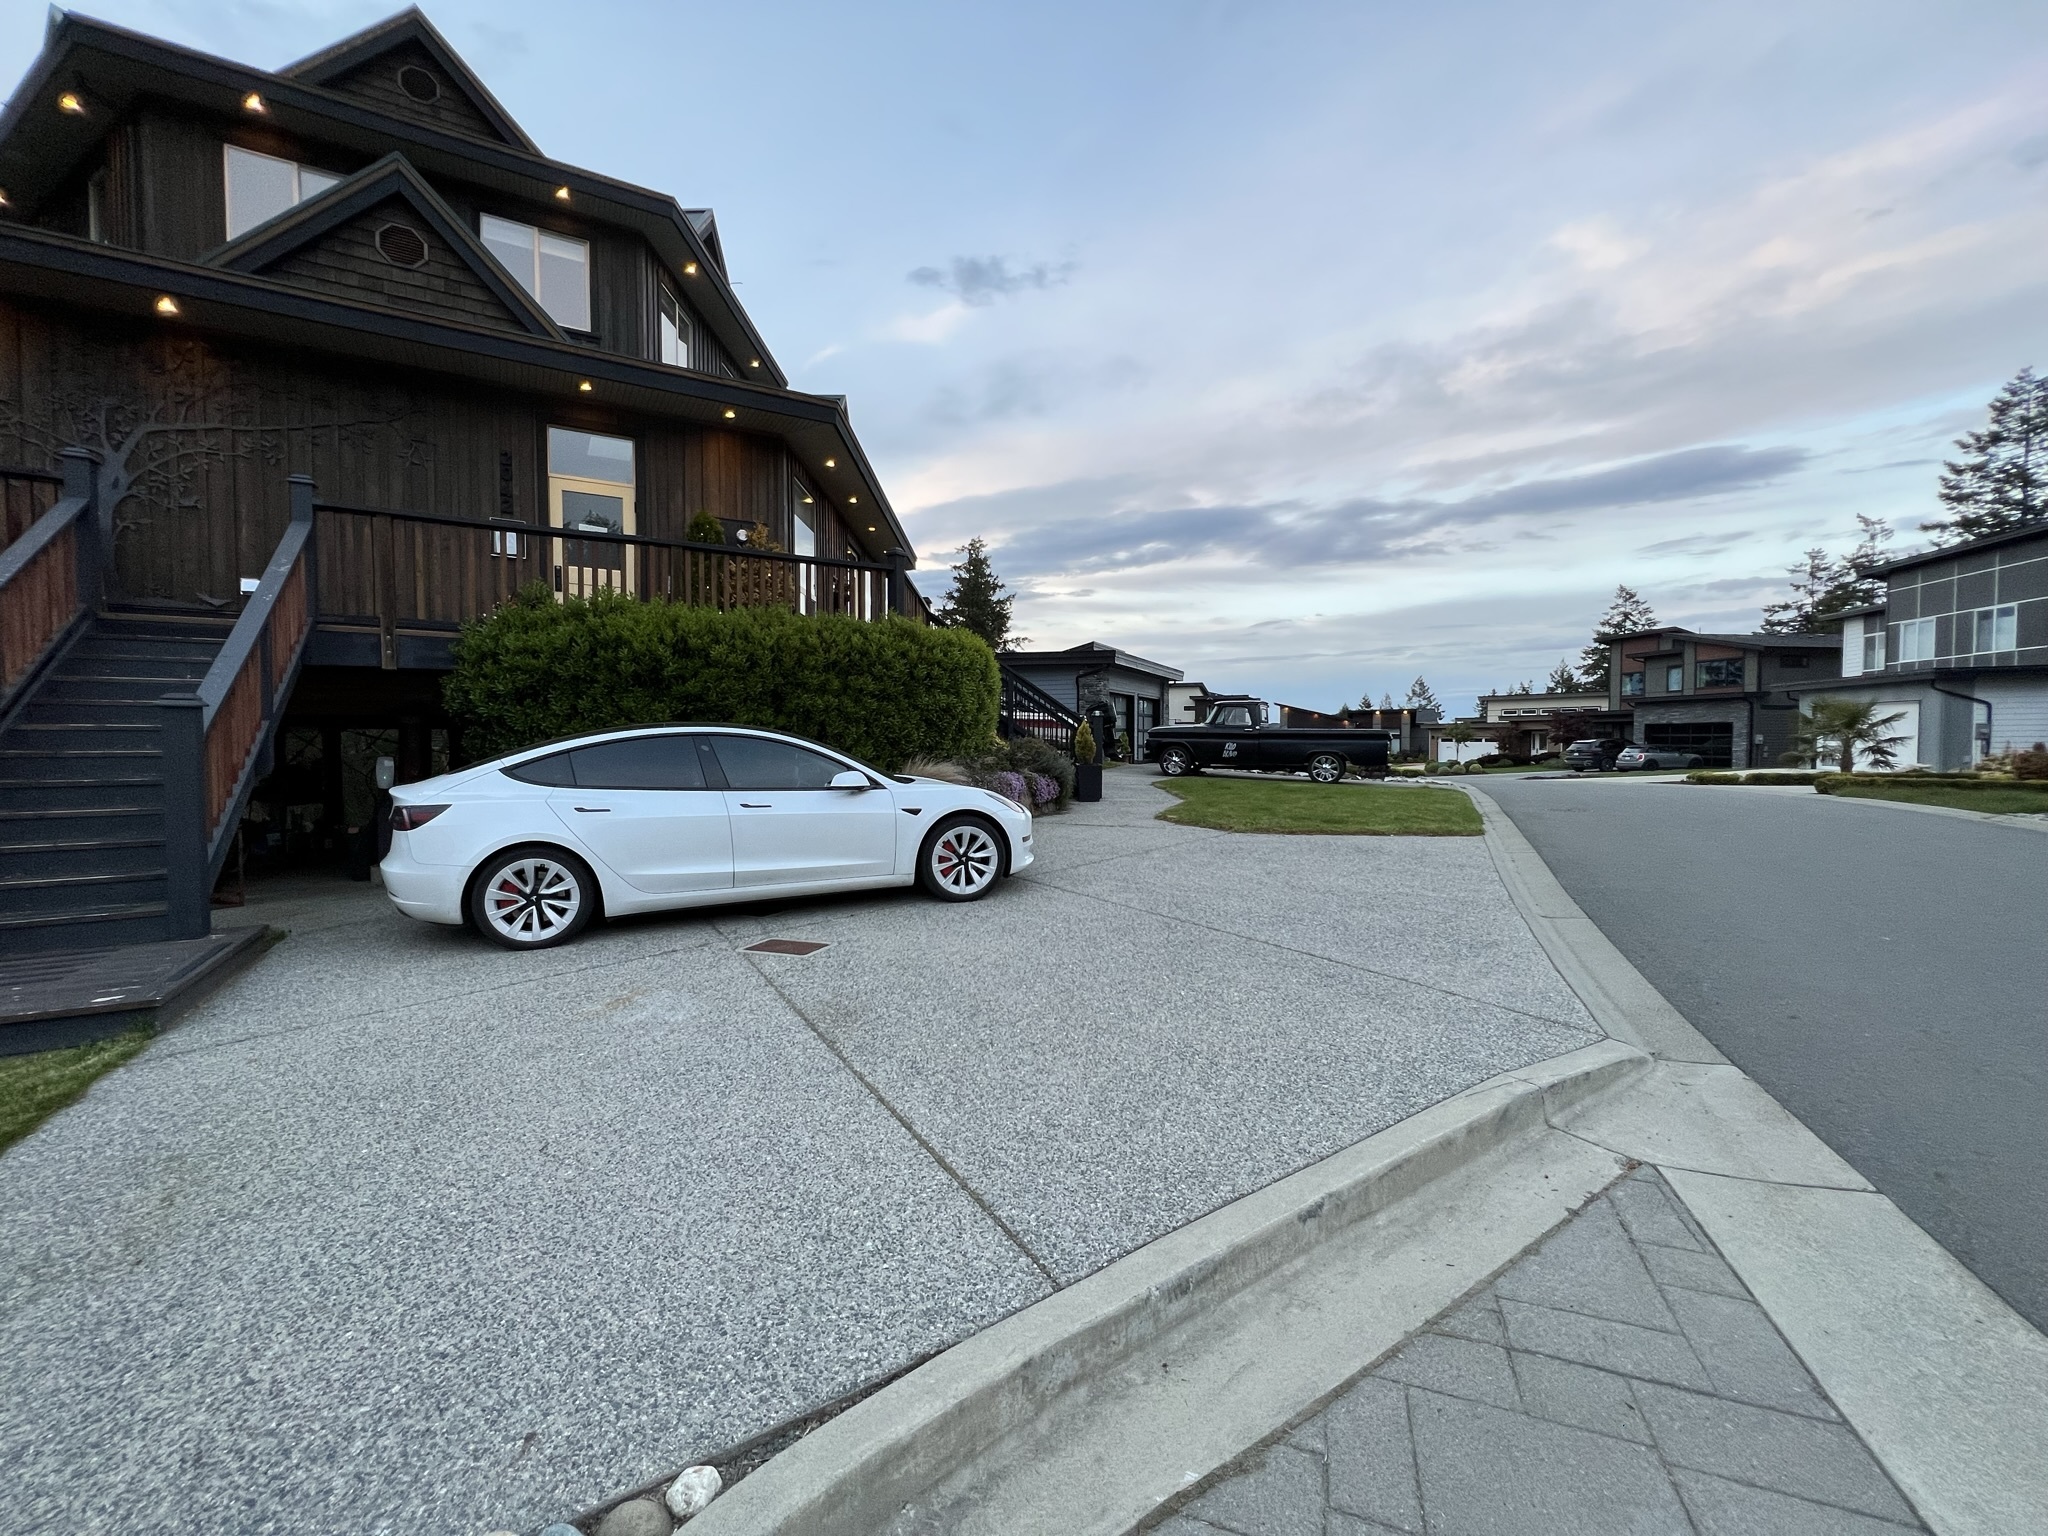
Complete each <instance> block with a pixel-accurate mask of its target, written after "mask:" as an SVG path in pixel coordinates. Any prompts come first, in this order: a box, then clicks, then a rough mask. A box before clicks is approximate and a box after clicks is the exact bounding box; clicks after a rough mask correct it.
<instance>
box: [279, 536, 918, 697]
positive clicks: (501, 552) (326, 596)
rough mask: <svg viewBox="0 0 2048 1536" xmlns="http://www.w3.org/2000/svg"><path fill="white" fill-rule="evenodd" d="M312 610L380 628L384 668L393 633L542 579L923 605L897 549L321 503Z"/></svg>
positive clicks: (653, 591) (715, 595)
mask: <svg viewBox="0 0 2048 1536" xmlns="http://www.w3.org/2000/svg"><path fill="white" fill-rule="evenodd" d="M314 505H315V516H316V518H317V520H318V523H319V529H320V534H319V538H320V547H321V549H322V550H323V551H324V552H325V555H324V558H323V559H322V561H321V577H320V593H319V607H320V612H321V614H322V616H323V619H324V620H325V622H327V623H330V624H348V623H350V622H359V623H361V624H363V625H365V626H367V625H369V624H373V623H374V624H375V625H376V626H377V628H378V631H379V632H380V634H381V635H382V637H383V650H384V665H385V666H387V667H391V666H396V665H397V659H396V632H397V630H399V629H400V628H402V627H405V626H408V625H426V626H450V625H454V624H459V623H461V622H463V621H464V620H467V619H474V618H482V617H484V616H485V615H487V614H489V613H490V612H491V610H492V609H494V608H496V607H497V606H498V605H499V604H500V603H503V602H505V601H506V600H507V599H509V598H511V597H512V596H514V595H515V594H516V593H518V592H519V590H520V589H521V588H523V587H526V586H529V585H531V584H532V583H534V582H540V583H542V584H543V585H545V586H546V587H547V588H548V589H549V590H550V591H552V592H554V593H556V594H557V595H558V596H562V597H588V596H591V595H593V594H594V593H597V592H599V591H607V590H608V591H616V592H621V593H624V594H625V595H627V596H629V597H634V598H639V599H642V600H647V599H666V600H669V601H673V602H684V603H697V604H703V605H705V606H709V607H714V608H758V607H775V608H788V609H791V610H793V611H795V612H797V613H844V614H849V615H851V616H852V617H854V618H859V619H879V618H881V617H883V616H884V615H886V614H890V613H903V614H908V615H910V616H912V617H914V618H919V619H924V618H928V617H929V612H930V610H929V609H928V608H927V607H926V605H925V603H924V600H923V598H922V597H921V596H919V594H918V592H917V590H916V589H915V588H914V587H913V586H912V585H911V584H910V581H909V578H908V576H907V574H906V571H907V567H908V560H907V559H906V558H904V557H901V556H898V557H896V558H893V559H889V560H885V561H881V562H876V561H865V560H833V559H828V558H825V557H822V556H816V555H793V554H785V553H783V552H781V551H772V550H755V549H749V548H747V547H746V546H745V545H730V544H700V543H695V542H692V541H690V540H688V539H664V538H656V537H653V536H652V535H649V534H635V533H612V532H609V531H606V530H603V529H599V528H593V527H581V528H566V529H565V528H555V527H544V526H541V525H538V524H534V523H524V522H517V521H514V520H512V519H509V518H470V517H454V516H450V515H448V514H445V513H438V512H409V511H403V510H400V509H396V508H390V507H358V506H349V505H345V504H343V503H339V502H331V501H319V502H316V503H315V504H314Z"/></svg>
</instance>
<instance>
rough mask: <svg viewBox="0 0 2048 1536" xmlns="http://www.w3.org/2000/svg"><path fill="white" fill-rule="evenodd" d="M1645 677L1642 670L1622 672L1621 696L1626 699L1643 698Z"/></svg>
mask: <svg viewBox="0 0 2048 1536" xmlns="http://www.w3.org/2000/svg"><path fill="white" fill-rule="evenodd" d="M1643 677H1644V674H1643V673H1641V672H1624V673H1622V674H1621V696H1622V697H1623V698H1624V699H1639V698H1641V697H1642V696H1643Z"/></svg>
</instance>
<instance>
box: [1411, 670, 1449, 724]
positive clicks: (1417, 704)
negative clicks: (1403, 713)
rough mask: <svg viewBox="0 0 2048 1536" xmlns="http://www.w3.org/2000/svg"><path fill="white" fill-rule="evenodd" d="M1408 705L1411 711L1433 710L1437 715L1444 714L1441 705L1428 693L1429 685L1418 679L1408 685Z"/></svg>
mask: <svg viewBox="0 0 2048 1536" xmlns="http://www.w3.org/2000/svg"><path fill="white" fill-rule="evenodd" d="M1408 705H1409V707H1410V708H1412V709H1433V710H1435V711H1436V712H1437V714H1439V715H1441V714H1443V712H1444V707H1443V705H1442V703H1440V702H1439V701H1438V699H1437V696H1436V695H1435V694H1434V693H1432V692H1430V690H1429V684H1428V683H1427V682H1426V681H1424V680H1423V679H1422V678H1419V677H1418V678H1417V679H1415V681H1414V682H1412V683H1410V684H1409V685H1408Z"/></svg>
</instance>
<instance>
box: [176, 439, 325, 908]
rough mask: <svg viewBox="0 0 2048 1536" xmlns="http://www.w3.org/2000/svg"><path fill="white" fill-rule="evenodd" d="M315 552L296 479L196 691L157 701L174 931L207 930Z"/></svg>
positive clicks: (264, 749)
mask: <svg viewBox="0 0 2048 1536" xmlns="http://www.w3.org/2000/svg"><path fill="white" fill-rule="evenodd" d="M318 548H319V545H318V543H317V540H316V538H315V531H314V513H313V482H312V481H311V480H308V479H306V478H305V477H304V476H302V475H294V476H293V477H292V480H291V519H290V521H289V522H287V523H286V524H285V531H284V537H283V538H281V539H280V540H278V544H277V549H276V552H275V553H273V554H272V555H271V557H270V563H269V565H267V566H266V567H265V568H264V571H263V575H262V577H261V579H259V580H258V582H257V584H256V590H255V591H254V592H253V593H252V594H250V597H249V602H248V605H247V606H246V607H245V608H243V610H242V613H241V616H240V617H239V618H238V619H236V620H235V627H234V629H233V630H231V631H230V632H229V634H228V638H227V643H226V644H225V645H223V646H222V647H221V649H220V654H219V655H217V656H216V657H214V659H213V665H212V666H210V667H209V668H208V669H207V672H206V676H205V678H203V679H202V680H201V681H200V684H199V689H198V692H196V693H189V694H180V693H171V694H165V695H164V697H163V699H162V700H161V701H160V703H161V708H162V710H163V727H164V729H163V764H164V835H165V839H166V841H167V843H168V844H169V847H168V850H167V852H168V855H169V856H168V859H167V864H168V867H169V869H170V872H171V896H170V900H171V915H172V921H173V924H174V925H175V926H176V928H177V930H178V931H179V932H180V933H181V934H189V935H191V936H197V935H199V934H204V933H205V932H206V931H207V928H208V921H209V920H208V902H209V898H210V895H211V893H212V890H213V881H214V877H215V875H217V874H218V873H219V871H220V866H221V861H222V859H223V858H224V857H225V856H226V854H227V850H228V844H229V842H230V840H231V839H232V838H233V836H234V831H235V823H236V821H237V820H238V817H237V816H236V814H235V813H236V812H237V811H238V809H239V808H240V806H241V804H242V802H243V801H244V800H245V799H246V798H247V795H248V791H249V789H250V787H251V786H252V785H254V783H255V782H256V780H257V779H259V778H261V777H262V776H263V774H264V773H265V772H267V771H268V768H269V761H268V760H269V757H270V750H269V749H270V744H271V742H272V740H273V737H274V734H275V733H274V731H273V725H274V722H275V721H276V718H277V715H278V713H279V711H280V710H282V709H283V708H284V705H285V701H286V699H287V698H289V697H290V695H291V690H292V684H293V683H294V682H295V681H297V679H298V674H299V667H300V664H301V663H302V662H303V661H304V659H305V654H306V642H307V640H308V639H309V638H310V637H311V635H312V632H313V620H314V618H315V612H316V610H315V607H314V596H315V594H316V593H317V591H318V590H319V588H318V578H319V562H318V560H317V558H316V555H317V551H318Z"/></svg>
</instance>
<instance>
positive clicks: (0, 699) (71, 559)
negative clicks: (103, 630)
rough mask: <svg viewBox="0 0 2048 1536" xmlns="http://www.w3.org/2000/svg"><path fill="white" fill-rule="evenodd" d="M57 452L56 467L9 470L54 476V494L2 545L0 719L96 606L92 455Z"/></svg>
mask: <svg viewBox="0 0 2048 1536" xmlns="http://www.w3.org/2000/svg"><path fill="white" fill-rule="evenodd" d="M61 457H62V462H63V466H64V468H63V473H62V474H61V475H42V474H38V473H36V472H34V471H25V470H10V471H8V472H7V478H8V479H10V480H15V481H24V482H43V483H54V484H56V485H57V486H58V487H59V499H58V501H57V503H56V505H54V506H52V507H51V508H50V509H49V510H48V511H47V512H44V513H43V514H42V515H41V516H40V517H38V518H37V519H36V520H35V521H34V522H32V523H30V524H29V526H28V528H27V530H26V531H25V532H24V533H23V534H22V535H21V537H20V538H18V539H16V540H14V541H13V542H12V543H11V544H9V545H8V546H7V547H6V548H5V549H0V720H4V719H5V718H6V716H7V714H8V712H9V711H10V710H11V709H12V708H13V706H14V705H15V704H16V703H18V702H19V701H20V700H21V699H22V698H23V697H25V696H26V694H27V691H28V689H29V688H30V687H31V686H32V685H33V684H34V682H35V680H36V678H37V677H38V676H39V675H41V673H42V671H43V669H44V668H45V667H46V666H47V665H48V664H49V662H50V661H51V659H52V658H53V657H55V656H56V654H57V653H58V652H59V651H61V650H62V649H63V648H64V645H65V642H67V641H68V640H70V638H71V637H72V636H73V635H74V634H76V633H77V631H78V629H79V628H80V626H82V625H83V624H84V623H85V622H86V620H87V619H88V618H89V617H90V616H91V614H92V612H93V610H94V609H95V608H97V607H98V606H99V600H100V581H101V576H102V571H103V568H104V565H105V560H104V555H103V552H102V550H101V548H100V525H99V518H98V517H97V516H95V515H94V512H95V509H94V506H93V458H92V455H91V454H89V453H87V452H86V451H85V450H84V449H83V448H67V449H65V450H64V452H63V454H62V456H61Z"/></svg>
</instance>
